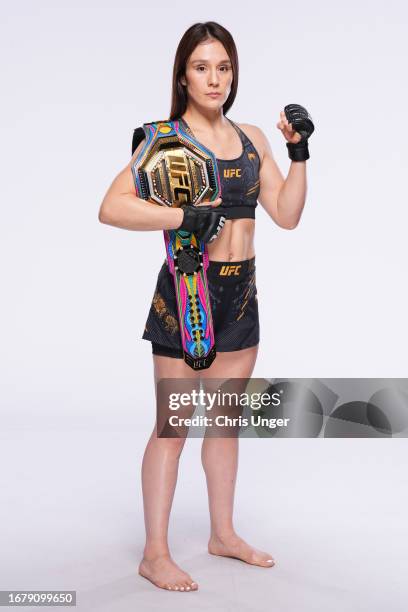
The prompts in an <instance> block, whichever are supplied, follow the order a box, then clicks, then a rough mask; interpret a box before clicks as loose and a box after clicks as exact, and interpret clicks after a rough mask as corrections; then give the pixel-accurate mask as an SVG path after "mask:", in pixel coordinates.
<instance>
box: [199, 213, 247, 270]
mask: <svg viewBox="0 0 408 612" xmlns="http://www.w3.org/2000/svg"><path fill="white" fill-rule="evenodd" d="M254 236H255V220H254V219H229V220H227V221H226V222H225V225H224V227H223V228H222V230H221V233H220V235H219V236H218V238H217V239H216V240H214V242H212V243H210V244H208V245H207V246H208V256H209V259H210V261H244V260H245V259H252V257H255V248H254Z"/></svg>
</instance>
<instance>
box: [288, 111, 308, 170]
mask: <svg viewBox="0 0 408 612" xmlns="http://www.w3.org/2000/svg"><path fill="white" fill-rule="evenodd" d="M284 111H285V115H286V119H287V120H288V122H289V123H291V124H292V128H293V129H294V130H295V132H299V134H300V135H301V137H302V139H301V140H300V141H299V142H297V143H296V144H295V143H293V142H287V143H286V146H287V147H288V153H289V157H290V159H291V160H292V161H306V160H307V159H309V157H310V155H309V147H308V144H307V141H308V139H309V137H310V136H311V135H312V134H313V132H314V125H313V121H312V118H311V116H310V115H309V113H308V112H307V110H306V109H305V108H304V107H303V106H300V104H288V105H287V106H285V108H284Z"/></svg>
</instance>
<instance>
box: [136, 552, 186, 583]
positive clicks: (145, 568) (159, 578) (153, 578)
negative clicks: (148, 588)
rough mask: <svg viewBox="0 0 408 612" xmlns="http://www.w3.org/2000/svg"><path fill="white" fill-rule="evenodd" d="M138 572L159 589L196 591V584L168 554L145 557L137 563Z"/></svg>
mask: <svg viewBox="0 0 408 612" xmlns="http://www.w3.org/2000/svg"><path fill="white" fill-rule="evenodd" d="M139 574H140V575H141V576H143V577H144V578H147V579H148V580H150V582H153V584H155V585H156V586H158V587H160V588H161V589H168V590H169V591H196V590H197V589H198V584H197V583H196V582H193V579H192V578H191V576H189V574H186V572H183V570H182V569H181V568H180V567H179V566H178V565H177V563H175V562H174V561H173V559H172V558H171V557H170V555H163V556H161V557H155V558H154V559H146V558H145V557H143V559H142V561H141V563H140V565H139Z"/></svg>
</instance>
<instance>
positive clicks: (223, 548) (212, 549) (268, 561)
mask: <svg viewBox="0 0 408 612" xmlns="http://www.w3.org/2000/svg"><path fill="white" fill-rule="evenodd" d="M208 552H209V553H210V554H212V555H220V556H222V557H232V558H233V559H240V560H241V561H245V562H246V563H250V564H251V565H260V566H261V567H273V566H274V565H275V561H274V559H273V557H272V555H270V554H269V553H266V552H263V551H262V550H258V549H257V548H253V547H252V546H250V545H249V544H247V543H246V542H245V541H244V540H243V539H242V538H240V537H239V536H238V535H236V534H232V535H230V536H225V537H218V536H214V535H212V536H211V537H210V540H209V542H208Z"/></svg>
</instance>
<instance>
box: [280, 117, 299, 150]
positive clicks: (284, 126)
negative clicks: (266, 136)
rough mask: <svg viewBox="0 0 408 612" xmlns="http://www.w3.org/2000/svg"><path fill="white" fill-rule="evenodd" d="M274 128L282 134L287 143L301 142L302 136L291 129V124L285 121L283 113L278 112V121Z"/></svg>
mask: <svg viewBox="0 0 408 612" xmlns="http://www.w3.org/2000/svg"><path fill="white" fill-rule="evenodd" d="M276 127H277V128H278V130H280V131H281V132H282V134H283V135H284V137H285V138H286V140H287V141H288V142H291V143H293V144H296V143H297V142H300V141H301V139H302V136H301V135H300V134H299V132H295V130H294V129H293V128H292V124H291V123H289V122H288V120H287V119H286V115H285V113H284V111H281V112H280V121H278V123H277V124H276Z"/></svg>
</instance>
